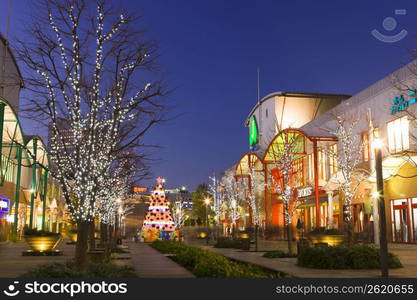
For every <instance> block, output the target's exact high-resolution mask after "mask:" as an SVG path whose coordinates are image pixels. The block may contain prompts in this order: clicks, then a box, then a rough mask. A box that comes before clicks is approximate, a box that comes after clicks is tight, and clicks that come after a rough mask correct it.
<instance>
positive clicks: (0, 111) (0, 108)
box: [0, 102, 6, 185]
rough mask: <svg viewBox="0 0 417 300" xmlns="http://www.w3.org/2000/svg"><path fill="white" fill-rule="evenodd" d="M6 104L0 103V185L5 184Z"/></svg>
mask: <svg viewBox="0 0 417 300" xmlns="http://www.w3.org/2000/svg"><path fill="white" fill-rule="evenodd" d="M5 106H6V105H5V104H4V103H3V102H1V103H0V140H1V143H0V154H1V158H0V170H1V180H0V185H3V126H4V107H5Z"/></svg>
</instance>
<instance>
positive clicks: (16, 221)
mask: <svg viewBox="0 0 417 300" xmlns="http://www.w3.org/2000/svg"><path fill="white" fill-rule="evenodd" d="M16 151H17V172H16V185H15V196H14V228H13V230H14V234H15V237H16V239H17V238H18V233H19V232H18V230H17V229H18V227H19V197H20V177H21V173H22V147H21V146H17V149H16Z"/></svg>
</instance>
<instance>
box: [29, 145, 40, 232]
mask: <svg viewBox="0 0 417 300" xmlns="http://www.w3.org/2000/svg"><path fill="white" fill-rule="evenodd" d="M37 147H38V140H37V139H36V138H33V156H34V159H33V165H32V184H31V194H30V219H29V228H30V229H32V228H33V210H34V207H35V190H36V160H37V158H36V157H37Z"/></svg>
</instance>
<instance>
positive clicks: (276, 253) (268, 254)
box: [262, 250, 290, 258]
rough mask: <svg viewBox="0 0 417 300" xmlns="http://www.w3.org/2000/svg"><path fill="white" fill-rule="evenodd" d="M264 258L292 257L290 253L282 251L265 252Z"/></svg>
mask: <svg viewBox="0 0 417 300" xmlns="http://www.w3.org/2000/svg"><path fill="white" fill-rule="evenodd" d="M262 256H263V257H266V258H283V257H290V255H289V254H288V253H286V252H284V251H281V250H274V251H268V252H265V253H264V254H263V255H262Z"/></svg>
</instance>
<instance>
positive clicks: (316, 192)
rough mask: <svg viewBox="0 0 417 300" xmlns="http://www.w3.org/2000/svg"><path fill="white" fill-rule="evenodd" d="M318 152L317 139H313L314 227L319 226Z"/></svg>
mask: <svg viewBox="0 0 417 300" xmlns="http://www.w3.org/2000/svg"><path fill="white" fill-rule="evenodd" d="M318 156H319V154H318V149H317V140H313V159H314V195H315V203H316V227H320V193H319V157H318Z"/></svg>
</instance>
